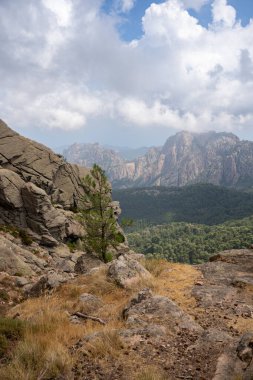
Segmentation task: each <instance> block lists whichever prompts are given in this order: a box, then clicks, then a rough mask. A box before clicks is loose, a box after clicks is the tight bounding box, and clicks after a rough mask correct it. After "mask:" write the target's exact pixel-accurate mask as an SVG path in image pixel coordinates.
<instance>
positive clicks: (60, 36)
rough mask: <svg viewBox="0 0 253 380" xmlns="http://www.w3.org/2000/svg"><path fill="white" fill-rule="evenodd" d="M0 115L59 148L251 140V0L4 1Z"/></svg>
mask: <svg viewBox="0 0 253 380" xmlns="http://www.w3.org/2000/svg"><path fill="white" fill-rule="evenodd" d="M0 27H1V33H0V77H1V86H0V118H2V119H3V120H5V121H6V122H7V123H8V124H9V125H10V126H11V127H12V128H13V129H15V130H16V131H18V132H20V133H22V134H23V135H25V136H28V137H30V138H33V139H36V140H38V141H41V142H43V143H45V144H47V145H49V146H51V147H57V146H61V145H65V144H70V143H73V142H95V141H98V142H100V143H103V144H111V145H121V146H122V145H127V146H133V147H136V146H143V145H158V144H162V143H163V142H164V140H165V139H166V138H167V137H168V136H170V135H171V134H174V133H176V132H178V131H180V130H189V131H194V132H203V131H208V130H216V131H232V132H234V133H236V134H238V135H239V136H240V137H242V138H249V139H253V1H252V0H167V1H164V0H163V1H162V0H160V1H153V2H152V1H150V0H22V1H20V0H0Z"/></svg>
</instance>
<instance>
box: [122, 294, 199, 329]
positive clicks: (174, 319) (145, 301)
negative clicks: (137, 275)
mask: <svg viewBox="0 0 253 380" xmlns="http://www.w3.org/2000/svg"><path fill="white" fill-rule="evenodd" d="M123 317H124V319H126V320H127V323H128V325H130V326H147V325H150V324H154V325H163V326H165V327H166V328H167V330H168V331H171V332H172V333H176V332H178V331H180V330H182V329H183V330H188V331H194V332H196V333H200V332H202V331H203V329H202V327H201V326H200V325H199V324H198V323H196V322H195V321H194V320H193V318H192V317H191V316H190V315H188V314H186V313H185V312H184V311H183V310H182V309H180V307H179V306H177V305H176V304H175V303H174V302H173V301H171V300H170V299H169V298H168V297H164V296H158V295H153V294H152V292H151V291H150V290H149V289H144V290H142V291H141V292H139V293H138V294H137V295H136V296H135V297H134V298H133V299H132V300H131V302H130V304H129V305H128V306H127V307H126V308H125V309H124V311H123Z"/></svg>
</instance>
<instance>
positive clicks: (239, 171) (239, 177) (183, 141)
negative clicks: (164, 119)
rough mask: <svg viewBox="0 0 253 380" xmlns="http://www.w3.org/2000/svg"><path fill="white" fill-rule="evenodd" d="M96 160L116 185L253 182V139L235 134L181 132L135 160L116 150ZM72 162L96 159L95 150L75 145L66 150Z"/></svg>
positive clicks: (244, 184)
mask: <svg viewBox="0 0 253 380" xmlns="http://www.w3.org/2000/svg"><path fill="white" fill-rule="evenodd" d="M97 150H98V151H97V154H96V159H97V160H98V161H96V162H99V164H100V165H101V166H102V167H103V168H104V169H105V170H106V172H107V174H108V176H109V178H110V180H111V181H112V183H113V185H114V187H118V188H120V187H140V186H184V185H186V184H193V183H199V182H206V183H212V184H215V185H223V186H229V187H242V188H243V187H247V186H251V185H252V184H253V142H250V141H240V140H239V138H238V137H237V136H235V135H233V134H232V133H225V132H224V133H215V132H209V133H203V134H194V133H189V132H180V133H177V134H176V135H175V136H172V137H170V138H168V140H167V141H166V143H165V144H164V146H163V147H161V148H160V147H157V148H154V147H153V148H150V149H149V150H148V152H147V153H146V154H145V155H143V156H142V157H139V158H137V159H135V160H133V161H131V162H130V161H129V162H127V161H124V160H122V159H121V158H120V157H119V156H118V155H117V154H116V153H115V152H113V151H110V152H107V154H102V152H103V149H102V148H101V147H97ZM66 157H67V158H68V160H69V161H70V162H75V163H87V164H89V163H90V160H91V161H93V162H95V161H94V159H95V157H93V156H92V150H91V149H82V147H81V146H80V145H78V144H75V145H73V146H72V147H71V149H69V150H68V151H67V152H66Z"/></svg>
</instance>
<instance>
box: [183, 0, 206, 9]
mask: <svg viewBox="0 0 253 380" xmlns="http://www.w3.org/2000/svg"><path fill="white" fill-rule="evenodd" d="M182 2H183V4H184V6H185V8H187V9H194V10H195V11H197V12H198V11H199V10H200V9H201V8H202V7H203V6H204V5H205V4H208V3H209V2H210V0H182Z"/></svg>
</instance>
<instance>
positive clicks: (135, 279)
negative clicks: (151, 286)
mask: <svg viewBox="0 0 253 380" xmlns="http://www.w3.org/2000/svg"><path fill="white" fill-rule="evenodd" d="M108 275H109V276H110V277H111V278H112V279H113V280H115V282H116V283H117V284H118V285H120V286H122V287H123V288H132V287H133V286H134V285H136V284H138V283H139V282H140V281H142V280H149V279H151V278H152V276H151V274H150V273H149V272H148V271H147V270H146V269H145V268H144V267H143V266H142V265H141V264H140V263H139V262H138V261H137V260H134V259H132V258H131V257H128V256H127V255H121V256H120V257H119V258H118V259H117V260H114V261H113V262H112V263H111V264H110V266H109V269H108Z"/></svg>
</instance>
